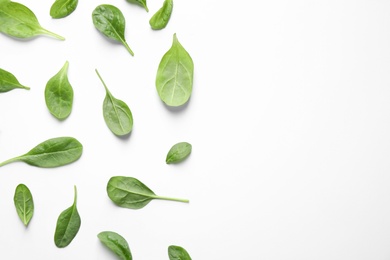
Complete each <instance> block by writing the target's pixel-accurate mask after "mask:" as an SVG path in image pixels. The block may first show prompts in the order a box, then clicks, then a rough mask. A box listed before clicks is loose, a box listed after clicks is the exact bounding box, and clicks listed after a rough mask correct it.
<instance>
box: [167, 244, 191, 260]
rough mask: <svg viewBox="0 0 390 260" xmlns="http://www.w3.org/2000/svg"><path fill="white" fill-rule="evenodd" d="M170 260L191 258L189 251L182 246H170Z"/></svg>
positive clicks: (187, 259)
mask: <svg viewBox="0 0 390 260" xmlns="http://www.w3.org/2000/svg"><path fill="white" fill-rule="evenodd" d="M168 255H169V260H191V257H190V255H189V254H188V252H187V251H186V250H185V249H184V248H182V247H180V246H173V245H172V246H169V247H168Z"/></svg>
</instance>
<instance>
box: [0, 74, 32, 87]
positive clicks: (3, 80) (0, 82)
mask: <svg viewBox="0 0 390 260" xmlns="http://www.w3.org/2000/svg"><path fill="white" fill-rule="evenodd" d="M16 88H21V89H27V90H29V89H30V88H29V87H26V86H23V85H22V84H20V83H19V81H18V80H17V79H16V77H15V76H14V75H13V74H12V73H10V72H8V71H6V70H3V69H0V93H3V92H8V91H10V90H13V89H16Z"/></svg>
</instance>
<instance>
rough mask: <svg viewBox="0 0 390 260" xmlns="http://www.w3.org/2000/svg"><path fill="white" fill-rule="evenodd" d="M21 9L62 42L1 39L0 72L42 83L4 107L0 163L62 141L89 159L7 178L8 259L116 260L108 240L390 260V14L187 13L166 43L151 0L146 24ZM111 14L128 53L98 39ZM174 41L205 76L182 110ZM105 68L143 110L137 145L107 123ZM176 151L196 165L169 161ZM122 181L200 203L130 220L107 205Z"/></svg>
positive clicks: (286, 3)
mask: <svg viewBox="0 0 390 260" xmlns="http://www.w3.org/2000/svg"><path fill="white" fill-rule="evenodd" d="M20 2H21V3H23V4H25V5H27V6H28V7H29V8H30V9H31V10H32V11H34V12H35V14H36V15H37V17H38V19H39V21H40V23H41V25H42V26H43V27H45V28H46V29H48V30H51V31H53V32H56V33H58V34H60V35H62V36H64V37H65V38H66V40H65V41H58V40H55V39H53V38H50V37H45V36H41V37H36V38H34V39H32V40H27V41H23V40H16V39H13V38H10V37H8V36H6V35H3V34H1V35H0V67H1V68H2V69H5V70H7V71H10V72H12V73H13V74H14V75H15V76H16V77H17V78H18V79H19V81H20V82H21V83H22V84H24V85H28V86H30V87H31V90H30V91H26V90H13V91H11V92H8V93H3V94H1V95H0V115H1V116H0V161H2V160H6V159H9V158H11V157H14V156H17V155H20V154H23V153H25V152H27V151H28V150H30V149H31V148H32V147H34V146H35V145H37V144H38V143H40V142H42V141H44V140H46V139H49V138H53V137H58V136H73V137H75V138H77V139H78V140H79V141H80V142H81V143H82V144H83V145H84V152H83V155H82V157H81V158H80V160H78V161H77V162H75V163H73V164H71V165H68V166H64V167H60V168H54V169H41V168H36V167H32V166H29V165H26V164H24V163H13V164H9V165H6V166H4V167H2V168H0V208H1V211H0V212H1V221H0V230H1V232H0V244H1V250H0V259H26V258H29V259H56V260H57V259H67V260H68V259H101V260H103V259H107V260H108V259H115V256H114V255H113V254H112V253H111V252H110V251H109V250H107V249H106V248H105V247H104V246H103V245H102V244H101V243H100V242H99V240H98V238H97V236H96V235H97V234H98V233H99V232H101V231H104V230H112V231H115V232H118V233H120V234H121V235H122V236H123V237H125V238H126V239H127V241H128V243H129V245H130V248H131V251H132V254H133V257H134V259H138V260H158V259H168V254H167V248H168V246H169V245H171V244H174V245H180V246H183V247H184V248H186V249H187V251H188V252H189V253H190V255H191V257H192V258H193V259H194V260H195V259H197V260H220V259H221V260H222V259H223V260H225V259H226V260H236V259H251V260H257V259H259V260H260V259H267V260H268V259H269V260H279V259H280V260H285V259H299V260H302V259H307V260H313V259H316V260H317V259H320V260H322V259H324V260H325V259H326V260H327V259H332V260H338V259H340V260H347V259H351V260H352V259H353V260H360V259H362V260H363V259H370V260H371V259H375V260H381V259H383V260H384V259H390V246H389V245H390V160H389V157H390V88H389V85H390V73H389V71H390V15H389V10H390V2H389V1H385V0H327V1H313V0H306V1H304V0H274V1H232V0H224V1H222V0H215V1H206V0H198V1H194V0H175V2H174V8H173V14H172V17H171V20H170V21H169V24H168V26H167V27H166V28H165V29H163V30H161V31H153V30H151V28H150V26H149V23H148V21H149V19H150V17H151V16H152V14H154V13H155V12H156V11H157V10H158V9H159V8H160V7H161V6H162V3H163V1H162V0H159V1H157V0H148V6H149V9H150V12H149V13H146V11H145V10H144V9H142V8H141V7H139V6H137V5H132V4H129V3H127V2H126V1H124V0H123V1H106V2H102V1H80V3H79V5H78V7H77V9H76V11H75V12H74V13H72V14H71V15H70V16H69V17H66V18H64V19H60V20H54V19H52V18H51V17H50V15H49V10H50V7H51V5H52V3H53V1H49V0H44V1H27V0H20ZM103 3H107V4H114V5H115V6H117V7H118V8H120V9H121V10H122V12H123V14H124V15H125V18H126V23H127V24H126V25H127V26H126V32H125V36H126V38H127V41H128V43H129V45H130V47H131V48H132V49H133V51H134V53H135V56H134V57H132V56H130V54H129V53H128V52H127V51H126V49H125V48H124V47H123V46H122V45H120V44H115V43H113V42H111V41H109V40H107V39H106V38H104V36H102V34H100V33H99V32H98V31H97V30H96V29H95V28H94V26H93V23H92V18H91V14H92V11H93V10H94V8H95V7H96V6H97V5H99V4H103ZM174 33H177V37H178V39H179V41H180V42H181V44H182V45H183V46H184V47H185V48H186V49H187V51H188V52H189V53H190V55H191V56H192V58H193V60H194V64H195V73H194V88H193V94H192V97H191V99H190V102H189V103H188V105H187V106H185V107H184V108H182V109H179V110H172V109H168V108H167V107H166V106H165V105H163V103H162V102H161V101H160V99H159V97H158V95H157V92H156V90H155V84H154V82H155V76H156V71H157V67H158V64H159V62H160V60H161V58H162V56H163V54H164V53H165V52H166V51H167V50H168V49H169V48H170V46H171V43H172V36H173V34H174ZM66 60H68V61H69V63H70V66H69V80H70V82H71V84H72V86H73V88H74V93H75V96H74V106H73V111H72V114H71V115H70V117H69V118H67V119H66V120H65V121H63V122H59V121H58V120H56V119H55V118H54V117H53V116H52V115H51V114H50V113H49V112H48V110H47V108H46V105H45V100H44V94H43V93H44V88H45V85H46V82H47V81H48V80H49V79H50V78H51V77H52V76H53V75H54V74H56V73H57V72H58V71H59V70H60V68H61V67H62V66H63V64H64V63H65V61H66ZM95 68H97V69H98V70H99V72H100V73H101V75H102V77H103V79H104V80H105V82H106V84H107V85H108V87H109V89H110V90H111V92H112V94H113V95H114V96H115V97H117V98H119V99H121V100H123V101H125V102H126V103H127V104H128V105H129V107H130V109H131V110H132V112H133V116H134V129H133V132H132V134H131V136H130V137H129V138H127V139H121V138H118V137H116V136H114V135H113V134H112V133H111V132H110V130H109V129H108V128H107V126H106V125H105V122H104V119H103V115H102V103H103V99H104V96H105V91H104V88H103V85H102V84H101V83H100V81H99V79H98V77H97V76H96V74H95V72H94V70H95ZM180 141H187V142H190V143H191V144H192V145H193V151H192V154H191V155H190V157H189V158H188V159H187V160H186V161H185V162H183V163H182V164H180V165H166V164H165V156H166V153H167V151H168V150H169V148H170V147H171V145H173V144H174V143H176V142H180ZM116 175H123V176H132V177H136V178H138V179H139V180H141V181H142V182H144V183H145V184H146V185H147V186H149V187H150V188H151V189H152V190H153V191H154V192H155V193H156V194H158V195H164V196H171V197H180V198H188V199H190V203H189V204H184V203H178V202H169V201H152V202H151V203H150V204H149V205H147V206H146V207H145V208H143V209H140V210H131V209H125V208H119V207H117V206H115V205H114V204H113V203H112V202H111V201H110V200H109V198H108V196H107V194H106V184H107V181H108V180H109V178H110V177H112V176H116ZM19 183H24V184H26V185H27V186H28V187H29V188H30V190H31V192H32V194H33V196H34V201H35V214H34V217H33V219H32V221H31V222H30V225H29V227H28V228H27V229H26V228H25V227H24V226H23V224H22V223H21V221H20V220H19V219H18V216H17V214H16V210H15V208H14V205H13V195H14V190H15V188H16V186H17V185H18V184H19ZM73 185H77V188H78V191H79V196H78V198H79V200H78V209H79V213H80V215H81V219H82V225H81V228H80V231H79V233H78V235H77V236H76V238H75V239H74V240H73V242H72V243H71V244H70V245H69V246H68V247H66V248H64V249H58V248H56V246H55V245H54V241H53V237H54V230H55V224H56V220H57V217H58V215H59V214H60V213H61V212H62V211H63V210H64V209H66V208H67V207H69V206H70V205H71V204H72V202H73Z"/></svg>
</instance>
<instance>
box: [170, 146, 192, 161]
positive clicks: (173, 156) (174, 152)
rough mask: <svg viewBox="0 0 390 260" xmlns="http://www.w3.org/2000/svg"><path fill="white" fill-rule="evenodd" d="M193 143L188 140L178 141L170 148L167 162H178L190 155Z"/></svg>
mask: <svg viewBox="0 0 390 260" xmlns="http://www.w3.org/2000/svg"><path fill="white" fill-rule="evenodd" d="M191 150H192V145H191V144H189V143H187V142H181V143H177V144H175V145H174V146H172V148H171V149H170V150H169V152H168V154H167V158H166V159H165V162H166V163H167V164H171V163H178V162H181V161H183V160H184V159H185V158H187V157H188V155H190V153H191Z"/></svg>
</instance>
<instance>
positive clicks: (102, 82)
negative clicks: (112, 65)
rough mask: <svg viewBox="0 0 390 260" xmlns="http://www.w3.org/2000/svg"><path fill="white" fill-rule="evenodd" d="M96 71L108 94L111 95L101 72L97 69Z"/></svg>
mask: <svg viewBox="0 0 390 260" xmlns="http://www.w3.org/2000/svg"><path fill="white" fill-rule="evenodd" d="M95 71H96V74H97V75H98V77H99V79H100V81H101V82H102V83H103V86H104V88H105V89H106V91H107V93H110V91H109V90H108V88H107V86H106V83H104V80H103V79H102V77H101V76H100V74H99V71H98V70H97V69H95Z"/></svg>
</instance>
